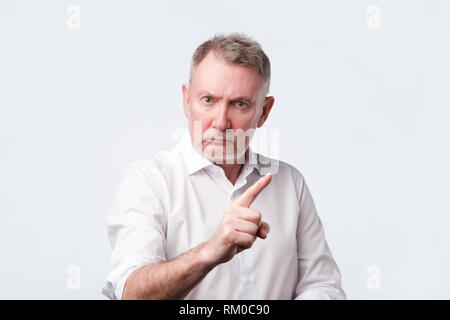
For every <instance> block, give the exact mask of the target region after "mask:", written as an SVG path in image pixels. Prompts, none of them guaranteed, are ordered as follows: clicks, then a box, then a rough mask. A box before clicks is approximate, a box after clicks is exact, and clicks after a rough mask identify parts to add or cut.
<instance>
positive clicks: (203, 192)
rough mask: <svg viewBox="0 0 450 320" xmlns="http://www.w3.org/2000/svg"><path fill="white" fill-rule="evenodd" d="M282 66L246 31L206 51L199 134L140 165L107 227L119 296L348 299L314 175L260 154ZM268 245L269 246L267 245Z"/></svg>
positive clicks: (197, 69) (192, 115)
mask: <svg viewBox="0 0 450 320" xmlns="http://www.w3.org/2000/svg"><path fill="white" fill-rule="evenodd" d="M269 82H270V62H269V59H268V57H267V55H266V54H265V53H264V51H263V50H262V48H261V47H260V45H259V44H258V43H257V42H255V41H253V40H252V39H250V38H249V37H247V36H245V35H243V34H230V35H216V36H214V37H213V38H212V39H210V40H208V41H206V42H204V43H203V44H201V45H200V46H199V47H198V48H197V49H196V51H195V52H194V55H193V58H192V63H191V72H190V79H189V84H183V86H182V94H183V109H184V114H185V116H186V118H187V120H188V127H189V130H188V132H189V133H188V134H186V135H185V136H184V137H183V138H182V139H181V141H180V142H178V143H177V144H176V145H175V146H174V147H173V148H171V149H170V150H167V151H162V152H158V153H156V154H154V155H152V156H151V157H149V158H148V159H145V160H141V161H136V162H133V163H130V165H129V166H128V167H127V169H126V171H125V174H124V176H123V178H122V181H121V183H120V186H119V188H118V191H117V193H116V196H115V199H114V202H113V205H112V206H111V208H110V210H109V212H108V215H107V220H106V225H107V231H108V236H109V240H110V243H111V246H112V248H113V251H112V256H111V264H112V269H111V271H110V273H109V274H108V277H107V280H106V282H105V284H104V286H103V290H102V291H103V294H104V295H106V296H107V297H109V298H111V299H346V295H345V293H344V291H343V289H342V285H341V274H340V271H339V269H338V266H337V264H336V263H335V261H334V259H333V256H332V254H331V251H330V248H329V246H328V244H327V241H326V239H325V234H324V228H323V225H322V223H321V220H320V218H319V216H318V215H317V212H316V208H315V205H314V202H313V199H312V196H311V193H310V191H309V189H308V187H307V185H306V183H305V179H304V177H303V176H302V174H301V173H300V172H299V171H298V170H297V169H296V168H295V167H293V166H292V165H289V164H287V163H285V162H283V161H278V160H275V159H272V158H269V157H265V156H262V155H260V154H258V153H255V152H254V151H252V149H251V148H250V146H249V145H250V141H251V138H252V137H253V132H254V130H255V129H256V128H260V127H261V126H262V125H263V124H264V122H265V121H266V119H267V118H268V116H269V113H270V111H271V110H272V106H273V104H274V98H273V97H272V96H267V93H268V90H269ZM258 238H259V239H258Z"/></svg>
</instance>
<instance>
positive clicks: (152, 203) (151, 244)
mask: <svg viewBox="0 0 450 320" xmlns="http://www.w3.org/2000/svg"><path fill="white" fill-rule="evenodd" d="M160 190H161V188H160V185H159V184H158V182H157V180H155V178H154V175H153V174H152V173H151V172H150V171H149V168H144V167H143V166H142V165H139V164H138V163H131V164H130V165H129V166H128V167H127V169H126V170H125V174H124V176H123V177H122V180H121V182H120V185H119V188H118V190H117V192H116V195H115V198H114V201H113V204H112V206H111V207H110V209H109V211H108V214H107V217H106V230H107V233H108V238H109V242H110V244H111V247H112V254H111V259H110V264H111V270H110V272H109V274H108V276H107V279H106V281H105V283H104V285H103V287H102V293H103V294H104V295H105V296H106V297H108V298H109V299H122V292H123V288H124V286H125V282H126V280H127V278H128V276H129V275H130V274H131V273H132V272H133V271H134V270H136V269H137V268H139V267H141V266H143V265H148V264H152V263H157V262H161V261H165V260H166V253H165V252H166V237H165V234H166V233H165V231H166V218H165V212H164V207H163V202H162V197H161V194H160Z"/></svg>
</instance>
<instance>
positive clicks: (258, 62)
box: [189, 33, 270, 94]
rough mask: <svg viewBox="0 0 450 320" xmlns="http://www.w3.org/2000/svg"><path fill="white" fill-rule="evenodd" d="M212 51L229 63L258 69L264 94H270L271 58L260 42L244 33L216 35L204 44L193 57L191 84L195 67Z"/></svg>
mask: <svg viewBox="0 0 450 320" xmlns="http://www.w3.org/2000/svg"><path fill="white" fill-rule="evenodd" d="M210 51H213V52H214V53H215V54H217V55H219V56H220V57H222V58H223V59H225V61H227V62H229V63H234V64H240V65H245V66H252V67H256V68H257V69H258V71H259V74H260V75H261V78H262V85H263V87H264V90H263V91H264V94H267V92H269V85H270V61H269V58H268V57H267V55H266V54H265V53H264V51H263V49H262V48H261V46H260V44H259V43H258V42H256V41H254V40H252V39H251V38H249V37H248V36H246V35H245V34H242V33H232V34H229V35H221V34H216V35H215V36H214V37H213V38H211V39H209V40H207V41H205V42H203V43H202V44H201V45H200V46H199V47H198V48H197V49H196V50H195V52H194V55H193V56H192V61H191V70H190V75H189V82H191V80H192V76H193V73H194V69H195V67H196V66H197V65H198V64H199V63H200V62H201V61H202V60H203V59H204V58H205V57H206V55H207V54H208V53H209V52H210Z"/></svg>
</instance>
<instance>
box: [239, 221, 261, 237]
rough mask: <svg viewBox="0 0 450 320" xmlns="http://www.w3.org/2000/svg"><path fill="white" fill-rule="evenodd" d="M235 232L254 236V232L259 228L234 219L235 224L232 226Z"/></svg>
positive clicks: (251, 223) (247, 222)
mask: <svg viewBox="0 0 450 320" xmlns="http://www.w3.org/2000/svg"><path fill="white" fill-rule="evenodd" d="M233 228H234V229H235V230H236V231H240V232H245V233H248V234H250V235H252V236H256V232H257V231H258V229H259V226H258V225H256V224H255V223H253V222H249V221H247V220H243V219H236V222H235V224H234V226H233Z"/></svg>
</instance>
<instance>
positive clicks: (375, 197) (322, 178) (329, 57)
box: [0, 0, 450, 299]
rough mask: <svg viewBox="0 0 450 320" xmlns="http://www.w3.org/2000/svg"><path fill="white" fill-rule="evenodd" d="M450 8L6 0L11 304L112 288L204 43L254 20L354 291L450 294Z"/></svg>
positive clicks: (285, 151) (6, 223)
mask: <svg viewBox="0 0 450 320" xmlns="http://www.w3.org/2000/svg"><path fill="white" fill-rule="evenodd" d="M70 5H76V6H78V8H79V9H80V18H81V20H80V25H79V27H80V28H79V29H76V28H75V29H73V26H74V25H73V20H71V19H72V18H73V17H74V16H73V11H71V9H69V11H66V10H67V9H68V8H69V6H70ZM370 5H375V6H376V7H375V12H376V10H379V13H380V16H379V18H380V20H377V17H376V13H374V11H373V10H374V9H373V7H370ZM449 16H450V2H449V1H425V0H423V1H410V0H408V1H407V0H404V1H381V0H375V1H361V0H358V1H356V0H355V1H332V0H330V1H301V2H300V1H276V2H275V1H270V2H269V1H262V0H259V1H256V0H255V1H236V0H228V1H220V2H218V1H192V0H191V1H176V2H175V1H152V2H150V1H81V0H79V1H77V0H75V1H71V2H69V1H61V0H59V1H56V0H55V1H31V0H30V1H13V0H10V1H2V2H1V3H0V213H1V224H0V228H1V229H0V252H1V265H0V284H1V285H0V287H1V290H0V298H2V299H11V298H24V299H34V298H39V299H72V298H73V299H79V298H83V299H104V297H103V296H102V295H101V294H100V288H101V285H102V283H103V281H104V280H105V277H106V274H107V272H108V270H109V256H110V252H111V251H110V250H111V249H110V247H109V243H108V240H107V236H106V230H105V225H104V222H105V215H106V212H107V209H108V207H109V206H110V204H111V203H112V199H113V197H114V193H115V191H116V188H117V187H118V183H119V180H120V178H121V177H122V174H123V173H124V169H125V167H126V166H127V164H128V163H130V162H132V161H135V160H140V159H144V158H146V157H147V156H149V155H151V154H152V153H154V152H157V151H159V150H163V149H167V148H169V147H171V146H172V145H173V143H174V142H173V141H172V140H171V135H172V133H173V132H175V131H176V130H179V129H182V128H185V127H186V123H185V119H184V116H183V112H182V102H181V101H182V100H181V85H182V83H183V82H185V81H186V80H187V78H188V71H189V63H190V59H191V56H192V53H193V51H194V50H195V48H196V47H197V46H198V45H199V44H200V43H201V42H203V41H204V40H206V39H208V38H210V37H211V36H213V35H214V34H215V33H218V32H226V33H228V32H234V31H239V32H245V33H246V34H248V35H250V36H251V37H253V38H254V39H255V40H257V41H258V42H260V43H261V45H262V47H263V48H264V50H265V51H266V53H267V54H268V56H269V57H270V59H271V63H272V82H271V83H272V86H271V90H270V94H271V95H273V96H275V98H276V102H275V105H274V108H273V109H272V113H271V115H270V118H269V120H268V122H267V123H266V125H265V128H267V129H278V130H279V132H280V149H279V151H280V152H279V154H280V159H281V160H284V161H287V162H289V163H291V164H293V165H295V166H296V167H297V168H298V169H299V170H300V171H301V172H302V173H303V175H304V176H305V178H306V181H307V183H308V185H309V186H310V189H311V191H312V193H313V197H314V199H315V202H316V206H317V209H318V213H319V216H320V217H321V219H322V221H323V223H324V226H325V232H326V237H327V240H328V243H329V245H330V247H331V249H332V252H333V255H334V257H335V259H336V262H337V263H338V265H339V267H340V269H341V272H342V276H343V286H344V289H345V291H346V293H347V295H348V298H349V299H419V298H423V299H431V298H438V299H444V298H446V299H449V298H450V290H449V286H450V272H449V270H450V250H449V249H450V248H449V244H450V232H449V231H450V200H449V199H450V167H449V163H450V151H449V148H450V125H449V121H450V59H449V57H450V19H449ZM377 27H381V28H378V29H377ZM72 265H74V266H75V268H79V269H78V270H79V272H77V271H75V272H74V273H73V272H72V271H71V269H70V268H71V267H70V266H72ZM371 266H372V267H371ZM77 280H79V282H77ZM74 283H75V285H74ZM77 283H79V288H78V287H77Z"/></svg>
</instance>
